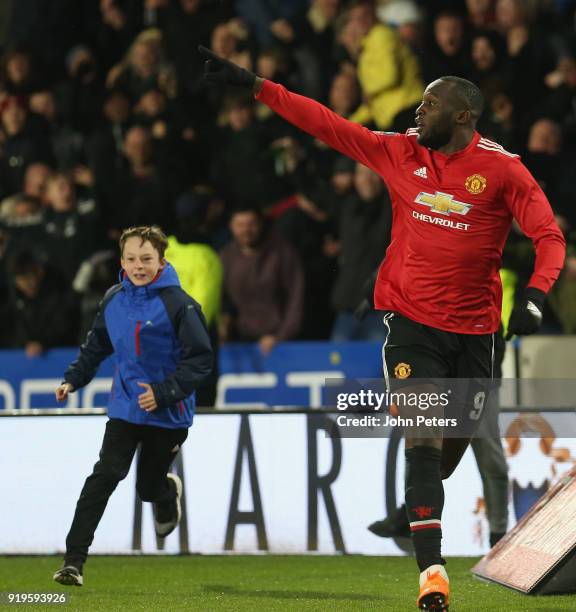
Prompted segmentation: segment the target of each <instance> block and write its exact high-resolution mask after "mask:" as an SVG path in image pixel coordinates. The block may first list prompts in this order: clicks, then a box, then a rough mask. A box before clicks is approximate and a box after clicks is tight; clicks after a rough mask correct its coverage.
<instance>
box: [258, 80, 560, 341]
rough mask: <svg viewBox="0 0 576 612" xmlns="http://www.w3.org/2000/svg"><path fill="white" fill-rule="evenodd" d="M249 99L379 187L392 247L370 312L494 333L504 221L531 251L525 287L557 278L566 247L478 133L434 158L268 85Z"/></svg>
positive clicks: (548, 215)
mask: <svg viewBox="0 0 576 612" xmlns="http://www.w3.org/2000/svg"><path fill="white" fill-rule="evenodd" d="M257 98H258V100H260V101H261V102H263V103H264V104H266V105H267V106H269V107H270V108H271V109H272V110H274V111H275V112H276V113H278V114H279V115H280V116H282V117H284V119H286V120H287V121H289V122H290V123H292V124H294V125H296V126H297V127H299V128H301V129H302V130H304V131H306V132H308V133H309V134H311V135H312V136H315V137H316V138H318V139H319V140H322V141H323V142H325V143H326V144H328V145H329V146H330V147H332V148H334V149H336V150H337V151H340V152H341V153H343V154H344V155H347V156H349V157H351V158H353V159H355V160H357V161H359V162H361V163H362V164H364V165H366V166H368V167H369V168H371V169H372V170H374V172H376V173H377V174H378V175H380V177H381V178H382V179H383V180H384V182H385V183H386V185H387V187H388V191H389V192H390V196H391V199H392V209H393V224H392V239H391V242H390V246H389V247H388V250H387V251H386V257H385V258H384V260H383V262H382V264H381V265H380V269H379V271H378V278H377V281H376V288H375V292H374V304H375V306H376V308H377V309H380V310H393V311H395V312H398V313H400V314H402V315H404V316H406V317H408V318H410V319H412V320H414V321H417V322H418V323H423V324H425V325H430V326H432V327H435V328H437V329H441V330H445V331H450V332H457V333H464V334H488V333H493V332H495V331H496V330H497V329H498V325H499V323H500V309H501V305H502V286H501V283H500V275H499V273H498V271H499V269H500V262H501V257H502V249H503V248H504V243H505V241H506V237H507V236H508V232H509V230H510V225H511V222H512V218H514V219H516V220H517V221H518V223H519V225H520V227H521V229H522V231H523V232H524V234H526V236H528V237H529V238H531V240H532V241H533V243H534V247H535V249H536V263H535V267H534V273H533V274H532V277H531V278H530V282H529V283H528V285H529V286H530V287H535V288H537V289H540V290H541V291H544V292H548V290H549V289H550V287H551V286H552V284H553V283H554V281H555V280H556V278H558V274H559V273H560V270H561V269H562V266H563V262H564V255H565V248H566V243H565V240H564V237H563V235H562V232H561V231H560V229H559V228H558V226H557V224H556V222H555V220H554V215H553V213H552V209H551V208H550V204H549V202H548V200H547V198H546V196H545V195H544V193H543V192H542V190H541V189H540V187H539V186H538V184H537V183H536V181H535V179H534V177H533V176H532V175H531V174H530V172H528V170H527V169H526V167H525V166H524V165H523V164H522V162H521V161H520V158H519V157H518V156H517V155H513V154H511V153H508V151H505V150H504V149H503V148H502V147H501V146H500V145H498V144H496V143H494V142H492V141H490V140H487V139H486V138H482V137H481V136H480V134H478V133H477V132H475V133H474V137H473V138H472V140H471V142H470V143H469V144H468V146H467V147H466V148H465V149H462V150H461V151H457V152H456V153H452V154H451V155H446V154H443V153H440V152H438V151H432V150H430V149H428V148H426V147H423V146H421V145H419V144H418V143H417V142H416V137H417V134H416V131H415V130H408V131H407V132H406V134H393V133H384V132H373V131H371V130H369V129H367V128H365V127H363V126H361V125H357V124H355V123H352V122H350V121H348V120H346V119H343V118H342V117H340V116H338V115H336V114H335V113H333V112H332V111H331V110H329V109H328V108H326V107H325V106H323V105H322V104H319V103H318V102H315V101H314V100H311V99H309V98H305V97H303V96H300V95H298V94H294V93H291V92H289V91H288V90H287V89H286V88H284V87H283V86H282V85H278V84H277V83H273V82H271V81H264V85H263V87H262V90H261V92H260V93H259V94H258V95H257Z"/></svg>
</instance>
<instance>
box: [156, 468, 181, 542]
mask: <svg viewBox="0 0 576 612" xmlns="http://www.w3.org/2000/svg"><path fill="white" fill-rule="evenodd" d="M166 477H167V478H168V479H169V480H172V481H173V482H174V486H175V487H176V498H175V499H174V501H173V502H171V503H170V504H169V506H170V507H169V508H166V505H165V504H163V506H162V507H160V504H154V528H155V530H156V535H157V536H158V537H159V538H165V537H166V536H167V535H168V534H170V533H172V532H173V531H174V529H176V527H177V526H178V523H179V522H180V519H181V518H182V504H181V503H180V498H181V497H182V481H181V480H180V477H179V476H177V475H176V474H172V473H171V472H170V473H168V474H166Z"/></svg>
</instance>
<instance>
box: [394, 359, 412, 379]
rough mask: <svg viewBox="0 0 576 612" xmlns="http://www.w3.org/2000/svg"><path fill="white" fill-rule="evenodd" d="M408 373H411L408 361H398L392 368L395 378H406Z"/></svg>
mask: <svg viewBox="0 0 576 612" xmlns="http://www.w3.org/2000/svg"><path fill="white" fill-rule="evenodd" d="M410 374H412V368H411V367H410V365H409V364H408V363H399V364H398V365H397V366H396V367H395V368H394V376H396V378H400V379H403V378H408V376H410Z"/></svg>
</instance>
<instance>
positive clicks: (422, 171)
mask: <svg viewBox="0 0 576 612" xmlns="http://www.w3.org/2000/svg"><path fill="white" fill-rule="evenodd" d="M414 174H415V175H416V176H419V177H420V178H428V174H426V166H422V168H418V170H414Z"/></svg>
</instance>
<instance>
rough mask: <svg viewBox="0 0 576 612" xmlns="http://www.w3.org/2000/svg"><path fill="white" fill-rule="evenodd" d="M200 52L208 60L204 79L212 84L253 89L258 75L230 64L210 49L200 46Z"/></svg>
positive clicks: (205, 63)
mask: <svg viewBox="0 0 576 612" xmlns="http://www.w3.org/2000/svg"><path fill="white" fill-rule="evenodd" d="M198 51H199V52H200V54H201V55H203V56H204V57H205V58H207V59H206V61H205V62H204V79H205V80H206V81H209V82H210V83H223V84H225V85H236V86H237V87H246V88H248V89H252V88H253V87H254V81H255V80H256V75H255V74H254V73H253V72H249V71H248V70H244V68H240V66H237V65H236V64H233V63H232V62H229V61H228V60H227V59H224V58H223V57H219V56H218V55H216V54H215V53H212V51H210V49H207V48H206V47H203V46H202V45H198Z"/></svg>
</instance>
